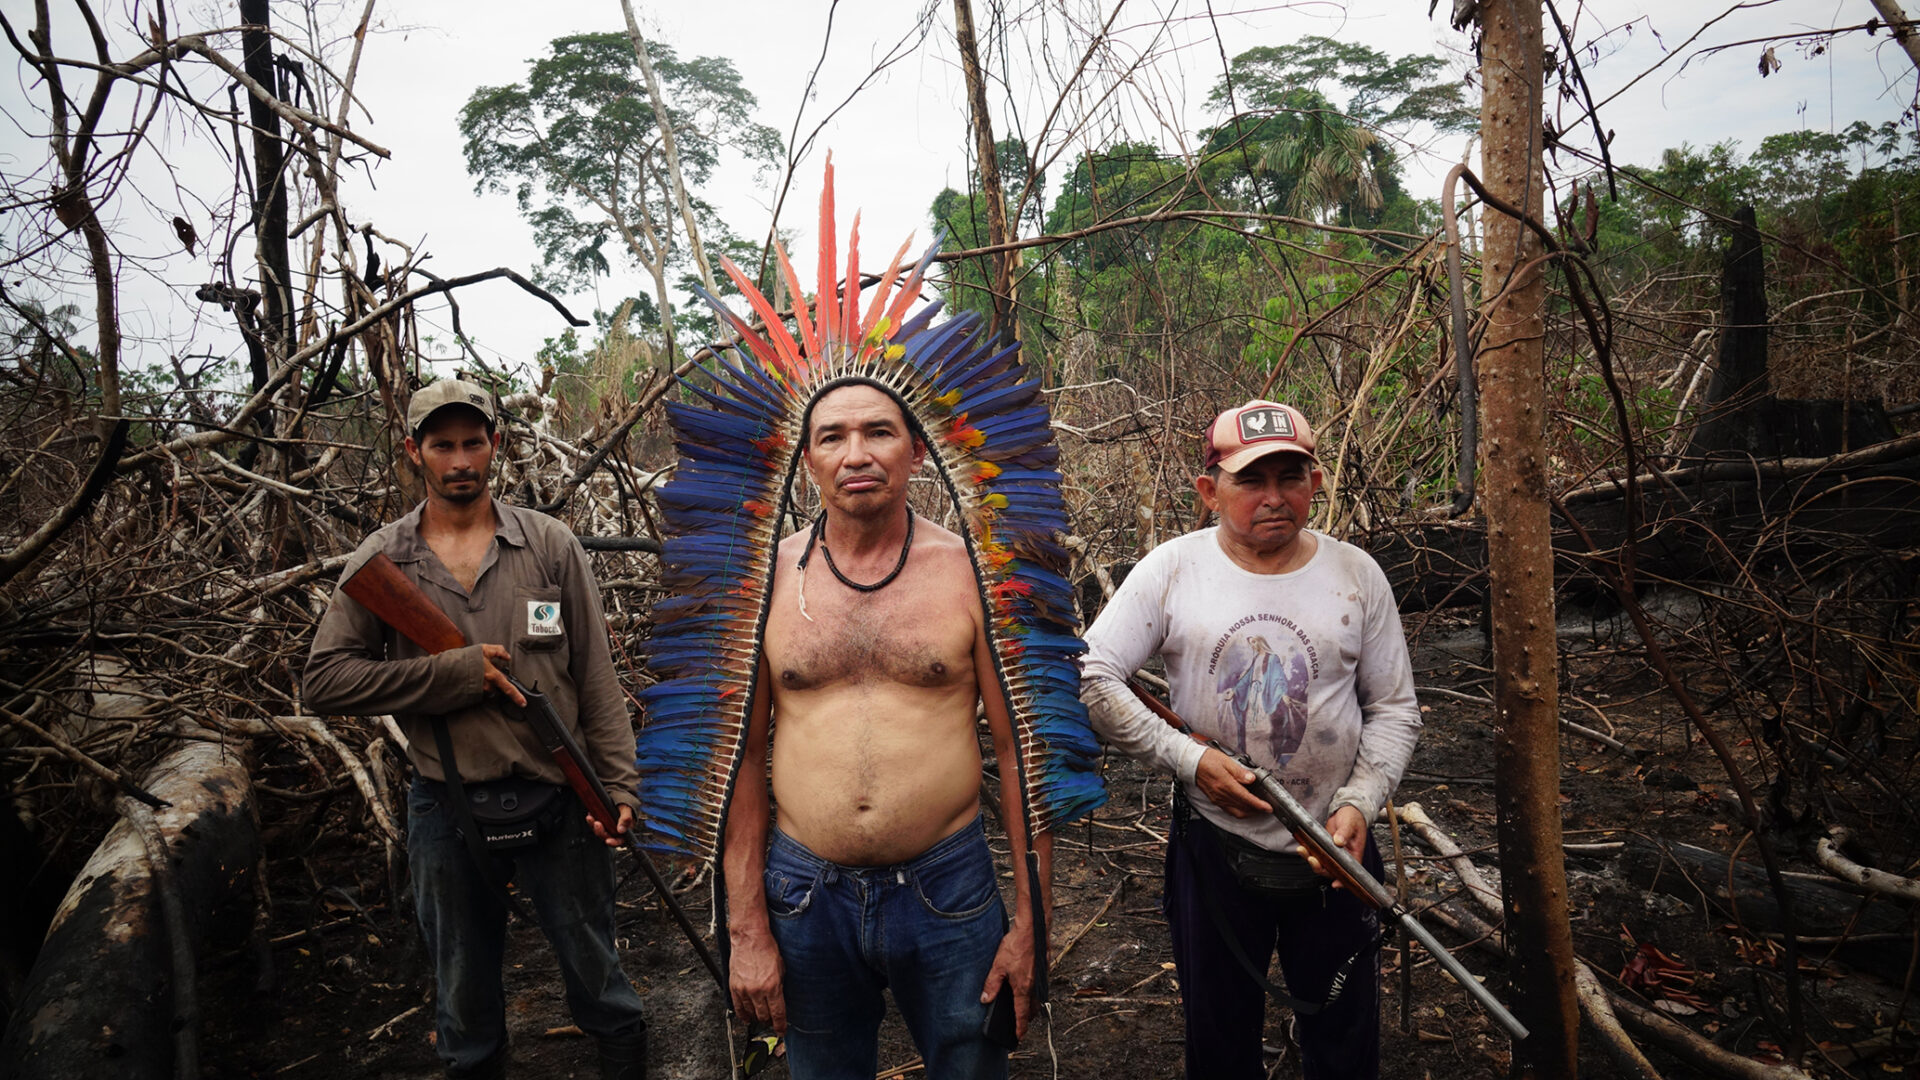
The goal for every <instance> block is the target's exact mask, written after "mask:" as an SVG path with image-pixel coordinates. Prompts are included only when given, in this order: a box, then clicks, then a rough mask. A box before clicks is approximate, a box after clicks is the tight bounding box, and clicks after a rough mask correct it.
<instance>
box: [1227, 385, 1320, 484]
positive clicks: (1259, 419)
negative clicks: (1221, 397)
mask: <svg viewBox="0 0 1920 1080" xmlns="http://www.w3.org/2000/svg"><path fill="white" fill-rule="evenodd" d="M1313 446H1314V438H1313V427H1312V425H1310V424H1308V423H1307V418H1306V417H1305V416H1303V415H1301V413H1300V410H1299V409H1296V408H1294V407H1293V406H1291V405H1282V404H1280V403H1279V402H1277V401H1260V400H1257V399H1256V400H1254V401H1249V402H1247V403H1246V404H1245V405H1241V406H1238V407H1237V408H1232V409H1228V410H1227V411H1226V412H1223V413H1221V414H1220V415H1219V416H1216V417H1214V420H1213V423H1212V424H1209V425H1208V426H1207V436H1206V447H1207V459H1206V461H1205V463H1203V464H1202V465H1201V466H1200V467H1201V468H1203V469H1211V468H1213V467H1214V466H1215V465H1218V466H1220V467H1221V468H1223V469H1225V470H1227V471H1228V472H1239V471H1240V470H1241V469H1244V468H1246V467H1247V466H1248V465H1250V464H1252V463H1253V462H1255V461H1257V460H1259V459H1260V458H1263V457H1266V456H1267V455H1268V454H1282V453H1285V454H1305V455H1306V457H1307V460H1309V461H1313V460H1314V456H1313Z"/></svg>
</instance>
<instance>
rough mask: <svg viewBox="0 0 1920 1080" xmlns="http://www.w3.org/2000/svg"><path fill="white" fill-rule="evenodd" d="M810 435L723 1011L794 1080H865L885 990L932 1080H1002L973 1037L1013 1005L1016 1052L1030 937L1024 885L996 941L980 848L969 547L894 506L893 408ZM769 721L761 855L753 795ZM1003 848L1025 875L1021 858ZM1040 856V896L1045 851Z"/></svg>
mask: <svg viewBox="0 0 1920 1080" xmlns="http://www.w3.org/2000/svg"><path fill="white" fill-rule="evenodd" d="M803 431H804V433H805V443H804V449H803V451H802V454H803V460H804V464H805V468H806V471H807V474H808V476H809V477H810V478H811V479H812V481H813V483H814V485H815V486H816V487H817V488H818V490H819V493H820V502H821V505H822V507H823V510H822V514H821V517H820V518H819V520H818V521H817V522H816V523H815V525H814V526H813V527H812V528H811V529H805V530H802V531H800V532H798V533H796V534H794V535H793V536H790V537H788V538H787V539H786V540H785V541H783V542H782V543H781V544H780V546H779V549H778V554H777V556H776V560H775V571H774V579H773V592H772V603H771V606H770V608H769V611H768V617H767V624H766V631H765V638H764V641H765V652H764V654H763V657H762V660H761V663H760V670H759V679H760V688H761V692H760V693H759V694H758V695H757V697H758V700H759V702H761V703H762V704H760V705H759V706H758V707H757V708H756V710H755V712H754V715H753V717H752V721H751V724H750V726H749V730H748V743H747V758H746V760H747V763H748V773H747V776H746V777H745V778H744V779H743V780H742V782H741V783H740V784H739V786H738V787H737V789H736V791H735V794H734V797H733V804H732V807H731V808H730V811H729V814H728V821H729V828H728V834H727V843H726V873H727V886H728V890H727V891H728V895H729V898H730V910H729V919H730V931H731V937H732V945H733V954H732V983H733V990H734V1001H735V1005H736V1007H737V1008H738V1009H740V1010H741V1011H742V1012H743V1013H744V1014H745V1015H746V1016H747V1017H748V1018H749V1019H751V1020H757V1021H761V1022H765V1023H770V1024H772V1025H773V1026H774V1027H775V1028H776V1029H777V1030H784V1031H785V1032H786V1034H787V1045H788V1060H789V1064H790V1066H791V1068H792V1071H793V1074H794V1075H795V1076H796V1077H801V1078H811V1077H862V1078H864V1077H871V1076H872V1075H873V1074H874V1072H875V1069H876V1052H877V1051H876V1041H875V1040H876V1036H877V1032H878V1027H879V1024H880V1020H881V1016H882V1013H883V1012H884V1009H885V1005H884V1002H883V999H882V997H881V991H882V989H883V988H888V989H891V990H892V992H893V997H894V1001H895V1003H896V1004H897V1005H898V1006H899V1008H900V1011H901V1014H902V1017H903V1018H904V1019H905V1021H906V1023H907V1027H908V1029H909V1031H910V1032H911V1033H912V1035H913V1038H914V1041H915V1043H916V1045H918V1047H919V1048H920V1052H921V1056H922V1057H923V1059H924V1060H925V1061H926V1064H927V1073H928V1075H929V1076H934V1077H942V1078H946V1077H975V1076H980V1077H985V1076H1004V1075H1005V1074H1006V1054H1007V1052H1006V1049H1005V1048H1004V1047H1001V1046H998V1045H995V1044H994V1043H993V1042H991V1041H989V1040H988V1039H986V1038H985V1037H984V1036H983V1034H982V1023H983V1020H984V1019H985V1017H986V1014H987V1010H988V1007H989V1003H990V1002H992V1001H993V999H994V998H995V997H996V996H997V995H998V994H999V993H1000V990H1001V988H1002V986H1003V985H1006V984H1010V985H1011V990H1012V995H1013V1002H1014V1006H1015V1011H1016V1014H1017V1024H1016V1031H1017V1032H1024V1030H1025V1028H1026V1024H1027V1020H1028V1017H1029V1015H1030V1012H1031V1006H1030V1004H1029V1001H1030V993H1031V990H1032V975H1033V970H1034V963H1033V950H1034V935H1033V930H1034V926H1033V918H1032V905H1031V900H1030V897H1029V894H1028V889H1029V885H1028V882H1027V880H1026V877H1025V875H1023V874H1016V875H1015V876H1014V880H1015V883H1016V889H1017V893H1018V900H1017V902H1016V903H1015V905H1014V908H1013V912H1012V915H1013V919H1012V925H1011V927H1010V928H1009V927H1008V926H1007V920H1006V914H1005V912H1004V909H1003V907H1002V905H1001V900H1000V894H999V891H998V889H997V887H996V878H995V872H994V866H993V859H992V855H991V853H990V852H989V851H988V848H987V845H986V839H985V834H984V832H983V828H982V821H981V812H980V779H981V760H980V751H979V744H978V741H977V736H976V729H975V708H976V705H979V706H984V709H985V713H986V716H987V722H988V727H989V729H990V731H991V732H992V735H993V743H994V749H995V753H996V757H997V759H998V761H999V766H1000V776H1001V789H1002V800H1001V805H1002V806H1005V807H1008V808H1010V809H1011V810H1017V808H1018V807H1019V806H1020V794H1019V790H1018V787H1017V786H1016V782H1015V780H1014V777H1015V768H1014V763H1013V760H1012V758H1013V743H1012V740H1011V736H1010V728H1009V720H1008V712H1007V706H1006V701H1005V699H1004V697H1003V696H1002V693H1001V689H1000V684H999V682H998V680H997V679H996V678H995V676H994V673H993V670H992V668H991V666H990V664H991V661H990V659H989V653H988V647H987V639H986V622H985V613H984V612H983V610H982V608H981V604H980V600H979V594H978V592H977V591H976V588H975V582H974V575H973V570H972V566H971V563H970V561H969V558H968V554H967V550H966V546H965V543H964V542H963V541H962V539H961V538H960V537H959V536H958V535H956V534H954V533H952V532H950V531H948V530H946V529H944V528H941V527H940V526H939V525H937V524H935V523H933V522H931V521H927V520H924V519H920V518H917V517H916V516H915V515H914V514H913V512H912V511H911V509H909V507H908V505H907V487H908V482H909V479H910V478H911V477H912V476H913V474H914V473H915V472H917V471H918V470H919V469H920V466H921V464H922V462H923V461H924V460H925V457H926V454H927V447H926V445H925V444H924V443H923V442H922V441H921V440H920V438H919V436H918V435H917V434H916V432H915V431H914V430H913V429H912V428H911V427H910V426H909V424H908V423H907V420H906V417H905V415H904V413H903V412H902V410H901V408H900V406H899V404H898V403H897V402H896V401H895V400H894V399H893V397H892V396H890V395H889V394H887V393H885V392H883V391H882V390H880V389H879V388H877V387H876V386H873V385H870V384H865V383H861V382H857V381H856V382H849V383H847V384H846V385H842V386H840V387H838V388H837V389H831V390H828V391H827V392H826V393H824V394H822V395H821V396H819V397H818V398H816V399H815V402H814V405H813V408H812V410H811V413H810V415H809V416H808V418H807V422H806V423H805V425H804V426H803ZM823 570H824V571H826V573H822V572H821V571H823ZM770 718H771V719H772V720H773V721H775V722H777V724H778V728H779V735H778V738H776V739H773V740H772V748H771V754H772V799H773V810H774V813H773V818H774V826H773V828H772V835H771V842H769V837H768V819H769V815H768V805H767V799H768V789H767V787H766V786H765V785H763V784H761V783H759V782H757V780H758V777H759V776H760V775H761V769H762V765H761V763H764V762H765V761H767V754H768V746H767V744H768V741H769V740H768V722H769V719H770ZM1008 832H1009V833H1010V834H1011V838H1012V843H1013V858H1014V864H1015V865H1016V866H1018V865H1020V864H1021V863H1022V862H1023V861H1024V857H1025V856H1024V848H1025V838H1024V836H1023V835H1022V832H1021V830H1019V829H1017V828H1009V830H1008ZM1035 847H1036V849H1037V853H1038V855H1039V858H1040V867H1041V872H1040V883H1041V888H1042V890H1043V891H1045V890H1046V889H1048V887H1049V882H1050V853H1051V843H1050V840H1049V838H1048V837H1047V836H1046V835H1045V834H1044V833H1042V834H1040V835H1039V836H1038V837H1037V839H1036V843H1035ZM1042 899H1043V903H1042V908H1043V909H1045V908H1046V906H1047V905H1046V902H1045V901H1046V900H1047V899H1048V898H1046V897H1044V896H1043V898H1042Z"/></svg>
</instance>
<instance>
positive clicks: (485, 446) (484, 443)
mask: <svg viewBox="0 0 1920 1080" xmlns="http://www.w3.org/2000/svg"><path fill="white" fill-rule="evenodd" d="M499 445H500V436H499V434H498V433H497V432H496V433H493V434H488V432H487V421H486V418H485V417H483V416H481V415H480V412H479V410H477V409H464V408H446V409H441V410H440V411H438V412H436V413H434V414H433V415H432V416H429V417H427V422H426V423H425V424H422V425H421V426H420V431H419V434H418V435H417V436H416V437H415V438H410V439H408V440H407V456H408V457H410V458H412V459H413V463H414V464H415V465H416V466H418V467H419V469H420V474H421V475H422V476H424V477H426V479H427V490H428V491H430V492H432V493H433V494H434V495H435V496H437V497H438V498H440V499H442V500H444V501H446V502H449V503H453V504H455V505H457V506H464V505H466V504H467V503H470V502H472V501H474V500H475V499H478V498H479V497H480V496H481V495H483V494H485V492H486V490H487V472H488V470H489V469H490V468H492V466H493V452H494V450H495V449H496V448H497V447H498V446H499Z"/></svg>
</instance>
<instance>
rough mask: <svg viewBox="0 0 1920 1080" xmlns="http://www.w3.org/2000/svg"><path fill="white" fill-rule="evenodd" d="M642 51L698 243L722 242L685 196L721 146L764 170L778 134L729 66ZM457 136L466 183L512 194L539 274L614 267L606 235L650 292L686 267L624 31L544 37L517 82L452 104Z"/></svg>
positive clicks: (560, 283)
mask: <svg viewBox="0 0 1920 1080" xmlns="http://www.w3.org/2000/svg"><path fill="white" fill-rule="evenodd" d="M648 51H649V53H650V54H651V56H652V58H653V63H654V67H655V70H656V71H657V72H658V73H659V76H660V81H661V84H662V90H663V96H664V97H665V99H666V100H667V101H668V102H669V103H670V104H669V113H670V116H669V118H670V120H671V122H672V124H673V129H674V134H675V135H676V137H677V140H678V145H679V151H680V155H679V156H680V166H681V169H682V171H683V173H684V179H685V181H686V184H687V186H688V189H689V199H690V200H691V201H692V203H693V207H694V212H695V214H696V216H697V218H698V219H699V222H700V229H701V232H702V235H703V236H705V237H709V238H710V242H709V246H710V247H716V246H724V245H726V244H728V243H729V242H731V240H732V237H731V234H730V233H729V232H728V231H727V230H726V227H725V225H724V223H722V222H721V221H720V220H719V218H718V217H717V215H715V213H714V211H713V208H712V207H711V206H710V205H708V204H707V203H705V202H703V201H701V200H700V199H698V198H697V197H694V196H693V195H692V192H693V191H694V190H697V189H698V188H699V187H700V186H701V185H703V184H705V183H706V182H707V181H708V180H709V179H711V177H712V175H713V173H714V170H715V169H717V168H719V167H720V164H721V156H722V151H723V149H729V148H730V149H732V150H734V151H737V152H738V153H740V154H741V155H743V156H744V157H745V158H746V159H747V160H748V161H752V162H762V163H767V164H771V163H772V162H774V161H776V160H777V159H778V157H779V155H780V153H781V141H780V136H779V134H778V133H777V132H775V131H774V130H773V129H772V128H770V127H767V126H766V125H764V124H759V123H756V122H754V120H753V109H754V107H755V105H756V102H755V100H754V97H753V95H752V94H751V93H749V92H748V91H747V89H746V87H745V86H743V85H742V84H741V82H740V74H739V72H738V71H736V70H735V69H734V66H733V63H732V61H730V60H727V59H725V58H723V57H711V56H703V57H696V58H694V59H692V60H682V59H680V58H679V57H677V56H676V55H675V54H674V52H673V50H672V49H670V48H667V47H666V46H664V45H658V44H652V45H649V46H648ZM460 134H461V135H462V136H464V137H465V139H466V144H465V147H464V150H465V154H466V161H467V171H468V173H470V174H471V175H473V176H474V177H475V178H476V182H475V188H476V190H483V191H485V190H492V191H510V192H512V194H513V196H514V198H515V200H516V201H517V202H518V204H519V207H520V212H521V214H522V216H523V217H525V218H526V220H527V221H528V222H529V223H530V224H532V226H533V229H534V239H535V242H536V243H537V244H538V245H539V247H540V254H541V262H542V266H541V270H540V273H539V277H540V278H541V279H542V280H544V281H546V282H548V283H550V284H552V285H555V286H557V287H560V288H563V289H569V290H572V289H579V288H582V287H586V286H589V285H591V284H592V282H593V280H594V279H595V278H596V277H598V276H600V275H603V274H606V273H609V272H610V270H611V269H612V267H611V262H610V258H609V256H608V254H607V252H606V250H605V248H606V245H607V242H608V241H609V240H617V241H618V242H619V244H620V247H621V248H623V249H624V250H625V252H626V253H627V256H628V257H629V258H630V259H631V260H632V261H633V262H634V263H636V264H637V265H638V266H640V267H641V268H643V269H645V270H647V271H648V272H649V273H650V274H652V275H653V276H654V279H655V282H656V285H657V286H658V287H659V291H661V292H662V293H664V291H665V288H666V283H667V280H668V277H669V274H670V273H674V272H677V271H684V270H685V269H686V268H687V266H688V265H689V262H688V253H687V251H686V247H685V244H684V243H683V242H682V241H681V240H680V239H679V238H678V234H677V233H676V229H677V228H678V212H677V210H676V208H675V207H674V205H673V202H672V187H671V184H670V180H669V178H668V176H667V173H666V169H667V163H666V158H665V154H664V152H663V150H662V147H661V142H660V125H659V122H658V118H657V117H656V116H655V115H654V110H653V106H652V104H651V101H650V99H649V97H648V94H647V88H646V84H645V82H644V81H643V79H642V76H641V73H640V67H639V64H638V62H637V61H636V59H635V57H634V50H633V43H632V41H631V40H630V39H629V38H628V37H627V35H625V34H623V33H611V34H575V35H572V36H569V37H563V38H557V39H555V40H554V41H553V42H552V44H551V45H550V46H549V49H548V53H547V55H545V56H542V57H539V58H537V59H535V60H533V61H532V62H531V63H530V65H529V69H528V72H527V79H526V81H525V82H524V83H516V84H514V85H511V86H483V87H481V88H479V89H477V90H475V91H474V92H473V96H472V97H471V98H469V99H468V101H467V104H466V106H465V107H464V108H462V109H461V110H460ZM614 258H618V256H617V255H616V256H614Z"/></svg>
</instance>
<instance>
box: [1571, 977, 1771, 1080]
mask: <svg viewBox="0 0 1920 1080" xmlns="http://www.w3.org/2000/svg"><path fill="white" fill-rule="evenodd" d="M1609 996H1610V998H1611V999H1612V1004H1613V1011H1614V1015H1616V1016H1618V1017H1619V1018H1620V1022H1621V1023H1622V1024H1624V1025H1626V1026H1627V1027H1628V1028H1631V1029H1632V1030H1633V1032H1634V1034H1636V1035H1639V1036H1640V1037H1641V1038H1643V1039H1647V1040H1649V1041H1651V1042H1653V1043H1655V1044H1656V1045H1658V1046H1659V1047H1660V1048H1661V1049H1662V1050H1665V1051H1666V1052H1667V1053H1669V1054H1672V1055H1673V1056H1674V1057H1677V1058H1679V1059H1680V1060H1682V1061H1684V1062H1686V1063H1687V1064H1689V1065H1692V1066H1693V1067H1694V1068H1696V1069H1701V1070H1704V1071H1706V1072H1710V1073H1713V1074H1714V1075H1715V1076H1726V1077H1732V1078H1733V1080H1808V1077H1807V1074H1806V1072H1805V1071H1803V1070H1801V1069H1799V1068H1796V1067H1794V1066H1792V1065H1788V1064H1785V1063H1779V1064H1770V1063H1768V1062H1765V1061H1757V1060H1755V1059H1753V1058H1750V1057H1745V1056H1743V1055H1740V1054H1736V1053H1734V1052H1733V1051H1731V1050H1726V1049H1723V1048H1721V1047H1720V1046H1719V1045H1717V1044H1715V1043H1714V1042H1713V1041H1712V1040H1710V1039H1703V1038H1701V1037H1700V1036H1698V1035H1696V1034H1694V1032H1693V1029H1692V1028H1689V1027H1687V1026H1686V1025H1684V1024H1681V1023H1678V1022H1676V1021H1673V1020H1669V1019H1667V1018H1666V1017H1664V1016H1661V1015H1660V1014H1659V1013H1657V1012H1654V1011H1653V1010H1652V1009H1645V1008H1641V1007H1640V1006H1639V1005H1638V1004H1636V1003H1634V1002H1631V1001H1628V1000H1627V999H1626V998H1624V997H1621V996H1620V995H1618V994H1612V995H1609Z"/></svg>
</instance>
